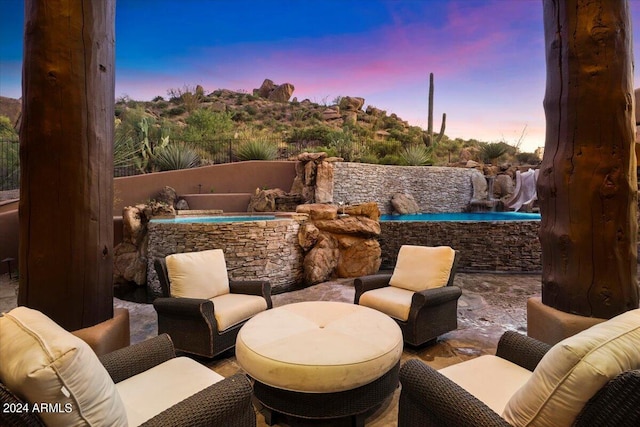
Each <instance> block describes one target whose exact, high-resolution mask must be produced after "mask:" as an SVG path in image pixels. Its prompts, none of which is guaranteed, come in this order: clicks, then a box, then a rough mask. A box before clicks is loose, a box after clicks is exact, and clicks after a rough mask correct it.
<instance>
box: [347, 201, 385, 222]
mask: <svg viewBox="0 0 640 427" xmlns="http://www.w3.org/2000/svg"><path fill="white" fill-rule="evenodd" d="M340 213H346V214H348V215H355V216H366V217H367V218H369V219H372V220H374V221H378V220H379V219H380V214H381V213H380V208H379V207H378V204H377V203H376V202H366V203H359V204H357V205H353V206H345V207H344V208H340Z"/></svg>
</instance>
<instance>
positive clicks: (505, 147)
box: [480, 142, 509, 163]
mask: <svg viewBox="0 0 640 427" xmlns="http://www.w3.org/2000/svg"><path fill="white" fill-rule="evenodd" d="M480 150H481V154H482V159H483V160H484V161H485V162H487V163H491V162H493V161H495V160H497V159H499V158H500V157H501V156H502V155H504V154H506V153H507V152H508V151H509V144H507V143H505V142H485V143H481V144H480Z"/></svg>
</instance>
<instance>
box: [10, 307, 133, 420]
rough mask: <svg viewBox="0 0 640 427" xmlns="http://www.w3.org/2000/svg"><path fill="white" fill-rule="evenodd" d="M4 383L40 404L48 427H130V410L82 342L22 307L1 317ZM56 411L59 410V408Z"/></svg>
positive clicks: (107, 375) (21, 396)
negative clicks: (48, 408) (48, 409)
mask: <svg viewBox="0 0 640 427" xmlns="http://www.w3.org/2000/svg"><path fill="white" fill-rule="evenodd" d="M0 344H1V345H0V380H1V381H2V383H4V384H5V385H6V386H7V388H9V390H11V391H13V393H15V394H16V396H18V397H20V398H21V399H23V400H25V401H27V402H29V403H31V404H34V403H37V404H40V403H45V404H52V405H59V406H57V408H58V409H59V410H58V411H56V412H42V413H40V414H39V415H40V418H42V420H43V421H44V422H45V424H47V425H48V426H65V427H66V426H72V425H96V426H97V425H105V426H106V425H108V426H126V425H127V415H126V412H125V407H124V405H123V403H122V400H121V399H120V395H119V394H118V391H117V390H116V386H115V384H114V383H113V381H112V380H111V377H110V376H109V374H108V373H107V370H106V369H105V368H104V366H102V363H100V361H99V360H98V356H96V354H95V353H94V352H93V350H91V348H90V347H89V345H88V344H87V343H85V342H84V341H82V340H81V339H80V338H78V337H76V336H74V335H72V334H71V333H69V332H67V331H65V330H64V329H63V328H61V327H60V326H58V325H57V324H56V323H55V322H54V321H53V320H51V319H49V318H48V317H47V316H45V315H44V314H42V313H41V312H39V311H37V310H33V309H30V308H27V307H17V308H14V309H13V310H11V311H10V312H9V313H5V314H4V316H2V317H0ZM54 407H55V406H54Z"/></svg>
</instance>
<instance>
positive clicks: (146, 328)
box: [0, 273, 541, 427]
mask: <svg viewBox="0 0 640 427" xmlns="http://www.w3.org/2000/svg"><path fill="white" fill-rule="evenodd" d="M454 284H455V285H457V286H460V287H461V288H462V296H461V298H460V300H459V303H458V329H457V330H456V331H452V332H449V333H447V334H444V335H442V336H441V337H440V338H439V339H438V342H437V343H436V344H434V345H432V346H427V347H421V348H413V347H405V349H404V352H403V354H402V361H403V362H404V361H406V360H408V359H420V360H422V361H423V362H424V363H426V364H428V365H430V366H433V367H434V368H436V369H438V368H443V367H445V366H449V365H452V364H455V363H459V362H461V361H463V360H468V359H471V358H474V357H478V356H481V355H483V354H494V353H495V349H496V345H497V343H498V340H499V338H500V336H501V335H502V333H503V332H504V331H506V330H515V331H518V332H521V333H523V334H526V301H527V299H528V298H529V297H531V296H539V295H540V289H541V285H540V275H536V274H495V273H474V274H469V273H458V274H457V275H456V278H455V282H454ZM17 287H18V281H17V280H16V279H15V278H14V279H13V280H9V276H8V275H7V274H5V275H1V276H0V312H4V311H8V310H10V309H11V308H13V307H15V306H16V294H17ZM354 293H355V292H354V288H353V280H352V279H340V280H336V281H330V282H325V283H321V284H318V285H315V286H311V287H309V288H305V289H301V290H297V291H293V292H288V293H284V294H279V295H274V296H273V303H274V306H276V307H278V306H281V305H285V304H290V303H294V302H300V301H319V300H324V301H343V302H347V303H352V302H353V297H354ZM114 306H115V307H125V308H127V309H128V310H129V313H130V323H131V325H130V326H131V342H132V343H136V342H140V341H144V340H145V339H148V338H150V337H153V336H155V335H157V317H156V313H155V311H154V309H153V306H152V305H150V304H137V303H133V302H128V301H123V300H120V299H117V298H116V299H114ZM199 361H200V362H201V363H203V364H205V365H206V366H208V367H210V368H211V369H212V370H214V371H216V372H217V373H219V374H221V375H223V376H225V377H227V376H230V375H233V374H235V373H237V372H242V369H241V368H240V367H239V366H238V364H237V363H236V360H235V355H234V352H233V351H231V350H230V351H228V352H226V353H224V354H222V355H221V356H219V357H217V358H215V359H211V360H202V359H199ZM398 398H399V389H398V390H396V392H395V393H394V394H393V396H392V397H391V398H390V399H388V400H387V401H386V402H384V403H383V404H382V406H380V407H379V408H378V409H377V410H376V411H375V412H372V413H371V414H369V416H368V417H367V420H366V425H367V426H369V427H389V426H395V425H397V412H398ZM257 420H258V426H260V427H262V426H266V423H265V421H264V417H263V416H262V415H261V414H260V413H259V412H258V414H257ZM277 425H279V426H289V425H290V424H288V423H287V421H286V420H284V421H282V422H280V423H279V424H277ZM297 425H304V426H307V425H308V426H336V427H339V426H347V425H350V424H349V422H348V420H335V421H331V422H327V421H324V422H305V423H304V424H297Z"/></svg>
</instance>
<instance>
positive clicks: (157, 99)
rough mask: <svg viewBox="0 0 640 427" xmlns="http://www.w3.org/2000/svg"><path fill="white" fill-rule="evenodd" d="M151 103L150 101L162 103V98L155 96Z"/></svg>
mask: <svg viewBox="0 0 640 427" xmlns="http://www.w3.org/2000/svg"><path fill="white" fill-rule="evenodd" d="M151 101H152V102H158V101H164V98H163V97H161V96H156V97H155V98H153V99H152V100H151Z"/></svg>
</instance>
